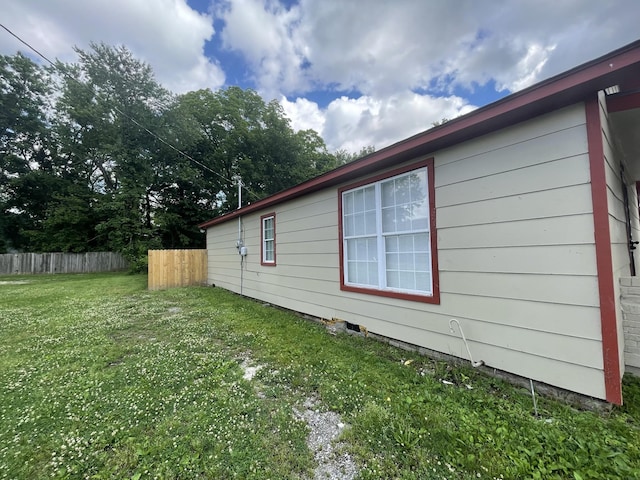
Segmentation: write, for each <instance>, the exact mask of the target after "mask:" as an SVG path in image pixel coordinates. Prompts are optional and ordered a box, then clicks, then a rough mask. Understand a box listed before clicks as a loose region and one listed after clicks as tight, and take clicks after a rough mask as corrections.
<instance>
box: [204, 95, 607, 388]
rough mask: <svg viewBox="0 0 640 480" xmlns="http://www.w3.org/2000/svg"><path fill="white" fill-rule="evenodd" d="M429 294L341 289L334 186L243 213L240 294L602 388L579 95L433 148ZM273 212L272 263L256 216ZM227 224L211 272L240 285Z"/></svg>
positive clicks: (216, 237) (216, 232) (533, 374)
mask: <svg viewBox="0 0 640 480" xmlns="http://www.w3.org/2000/svg"><path fill="white" fill-rule="evenodd" d="M433 157H434V159H435V175H434V178H435V185H436V192H435V201H436V227H437V243H438V261H439V275H440V291H441V302H440V305H432V304H426V303H421V302H410V301H404V300H400V299H394V298H386V297H379V296H373V295H365V294H360V293H351V292H343V291H340V289H339V265H338V263H339V258H338V194H337V188H330V189H326V190H324V191H321V192H318V193H314V194H309V195H306V196H304V197H301V198H299V199H296V200H293V201H290V202H287V203H284V204H280V205H276V206H274V207H271V208H269V209H268V210H266V211H263V212H257V213H255V214H252V215H249V216H247V217H246V218H244V219H243V223H244V226H245V240H246V244H247V246H248V247H249V255H248V257H247V262H246V264H245V270H244V272H243V293H244V294H245V295H249V296H251V297H255V298H258V299H261V300H263V301H267V302H271V303H273V304H277V305H281V306H284V307H287V308H290V309H293V310H298V311H301V312H304V313H308V314H311V315H316V316H319V317H322V318H334V317H335V318H340V319H343V320H346V321H349V322H352V323H356V324H360V325H362V326H364V327H366V328H367V329H368V330H369V331H371V332H374V333H378V334H381V335H385V336H388V337H392V338H396V339H398V340H402V341H405V342H409V343H412V344H416V345H419V346H423V347H426V348H430V349H433V350H437V351H440V352H444V353H449V354H452V355H456V356H459V357H462V358H466V357H467V353H466V350H465V348H464V344H463V343H462V340H461V338H460V336H459V334H458V332H457V330H456V332H455V333H452V332H451V331H450V330H449V320H450V319H451V318H457V319H458V320H459V321H460V323H461V324H462V327H463V328H464V332H465V335H466V337H467V339H468V340H469V342H470V348H471V351H472V353H473V355H474V358H475V359H482V360H484V361H485V363H486V364H487V365H489V366H492V367H495V368H499V369H502V370H505V371H508V372H512V373H515V374H518V375H522V376H524V377H528V378H533V379H534V380H539V381H542V382H546V383H549V384H552V385H556V386H559V387H562V388H566V389H570V390H573V391H576V392H580V393H584V394H587V395H592V396H595V397H599V398H604V396H605V391H604V379H603V365H602V362H603V360H602V349H601V333H600V316H599V309H598V283H597V275H596V268H595V247H594V236H593V219H592V207H591V191H590V184H589V182H590V179H589V158H588V152H587V136H586V127H585V111H584V106H583V105H582V104H579V105H575V106H572V107H568V108H565V109H562V110H559V111H557V112H554V113H552V114H549V115H545V116H543V117H538V118H536V119H533V120H530V121H528V122H525V123H522V124H518V125H515V126H512V127H510V128H507V129H504V130H502V131H500V132H496V133H494V134H491V135H487V136H484V137H481V138H478V139H475V140H472V141H468V142H465V143H463V144H460V145H457V146H455V147H452V148H449V149H446V150H443V151H439V152H434V153H433ZM268 211H275V212H276V216H277V221H276V232H277V238H276V241H277V247H276V248H277V266H276V267H265V266H261V265H260V262H259V258H260V252H259V238H260V232H259V223H260V222H259V218H260V215H261V214H265V213H267V212H268ZM236 232H237V224H236V223H235V222H227V223H226V224H222V225H219V226H216V227H213V228H211V229H209V231H208V234H207V238H208V248H209V262H210V266H209V267H210V268H209V272H210V273H209V275H210V278H209V280H210V282H213V283H216V284H218V285H220V286H223V287H225V288H229V289H231V290H234V291H239V285H240V262H239V257H238V255H237V253H236V249H235V237H236V236H237V234H236Z"/></svg>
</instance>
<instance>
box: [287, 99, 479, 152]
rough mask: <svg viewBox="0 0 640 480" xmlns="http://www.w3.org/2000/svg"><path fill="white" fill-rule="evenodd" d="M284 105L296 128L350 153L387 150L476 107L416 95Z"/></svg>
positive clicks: (300, 102)
mask: <svg viewBox="0 0 640 480" xmlns="http://www.w3.org/2000/svg"><path fill="white" fill-rule="evenodd" d="M281 103H282V104H283V108H284V110H285V113H286V114H287V116H289V118H291V119H292V125H293V127H294V128H296V129H305V128H313V129H314V130H316V131H317V132H319V133H320V135H321V136H322V137H323V138H324V139H325V142H326V144H327V147H328V148H329V150H330V151H335V150H338V149H341V148H343V149H346V150H348V151H350V152H358V151H360V149H361V148H362V147H366V146H370V145H373V146H375V147H376V148H377V149H380V148H383V147H386V146H388V145H391V144H393V143H395V142H398V141H400V140H402V139H404V138H406V137H408V136H411V135H413V134H416V133H419V132H422V131H424V130H427V129H429V128H431V127H432V124H433V122H437V121H440V120H442V119H443V118H449V119H451V118H454V117H457V116H460V115H463V114H465V113H468V112H470V111H472V110H473V109H474V108H475V107H474V106H473V105H469V104H468V103H467V102H466V101H465V100H464V99H462V98H460V97H456V96H450V97H431V96H428V95H419V94H416V93H413V92H405V93H399V94H395V95H391V96H388V97H385V98H375V97H371V96H365V95H363V96H360V97H359V98H355V99H353V98H348V97H340V98H337V99H335V100H333V101H332V102H331V103H330V104H329V105H328V106H327V108H326V109H320V108H319V107H318V105H317V104H316V103H314V102H310V101H309V100H306V99H303V98H298V99H296V101H295V102H290V101H287V100H286V99H283V100H282V101H281ZM308 119H312V120H311V121H310V122H309V121H308Z"/></svg>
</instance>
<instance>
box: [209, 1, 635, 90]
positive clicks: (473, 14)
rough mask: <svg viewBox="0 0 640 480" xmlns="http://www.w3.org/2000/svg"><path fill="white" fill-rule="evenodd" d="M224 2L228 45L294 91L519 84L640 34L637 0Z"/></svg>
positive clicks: (266, 78)
mask: <svg viewBox="0 0 640 480" xmlns="http://www.w3.org/2000/svg"><path fill="white" fill-rule="evenodd" d="M225 5H226V7H225V8H224V9H223V10H222V13H221V15H222V18H224V20H225V21H226V23H227V25H226V28H225V30H224V31H223V32H222V35H223V38H224V39H225V45H226V46H227V47H228V48H230V49H233V50H235V51H239V52H242V53H243V54H244V55H245V57H246V58H247V60H248V61H249V62H250V63H251V65H252V67H253V71H254V73H255V76H256V84H257V86H258V89H259V90H260V91H263V92H269V94H271V93H273V92H274V91H275V90H278V92H279V93H282V94H285V95H291V94H295V93H298V94H300V93H304V92H305V91H311V90H312V89H314V88H325V87H326V86H331V87H332V88H334V89H338V91H357V92H362V93H363V94H366V95H376V94H377V95H389V94H392V93H395V92H397V91H399V90H400V91H402V90H406V89H415V88H426V87H429V86H433V85H434V84H436V85H438V83H439V82H440V84H444V85H446V89H448V91H451V89H452V87H453V86H455V85H460V86H463V87H466V88H469V89H472V88H473V87H474V84H479V85H484V84H485V83H486V82H488V81H489V80H495V82H496V85H497V87H498V88H499V89H508V90H517V89H521V88H524V87H525V86H528V85H530V84H532V83H534V82H536V81H539V80H541V79H542V78H544V77H547V76H549V75H551V74H555V73H559V72H560V71H562V70H566V69H568V68H570V67H573V66H575V65H577V64H579V63H581V62H583V61H586V60H588V59H590V58H593V57H595V56H598V55H601V54H603V53H606V52H607V51H609V50H611V49H613V48H615V47H617V46H621V45H623V44H625V43H629V42H631V41H633V40H635V37H636V35H637V34H636V33H635V32H636V31H637V28H636V25H635V24H636V21H637V18H638V17H639V16H640V4H639V3H638V2H637V0H620V1H618V2H593V1H591V0H564V1H557V0H538V1H536V2H513V1H510V0H494V1H492V2H491V3H490V4H487V3H486V2H479V1H474V0H456V1H447V2H425V1H424V0H398V1H396V2H388V1H387V0H368V1H367V2H366V3H364V4H363V3H361V2H345V1H344V0H323V1H317V0H300V3H299V4H298V5H295V6H294V7H291V8H290V9H286V8H285V7H283V6H282V5H281V4H280V3H278V2H277V1H276V0H228V1H227V3H226V4H225ZM578 51H580V54H578ZM319 86H320V87H319Z"/></svg>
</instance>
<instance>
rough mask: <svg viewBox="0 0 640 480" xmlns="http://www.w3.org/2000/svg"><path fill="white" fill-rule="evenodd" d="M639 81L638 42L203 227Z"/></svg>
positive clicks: (627, 89) (634, 87) (635, 86)
mask: <svg viewBox="0 0 640 480" xmlns="http://www.w3.org/2000/svg"><path fill="white" fill-rule="evenodd" d="M639 82H640V41H637V42H634V43H631V44H629V45H627V46H625V47H622V48H620V49H618V50H615V51H613V52H611V53H608V54H607V55H604V56H602V57H600V58H598V59H595V60H592V61H590V62H588V63H585V64H582V65H580V66H578V67H576V68H573V69H571V70H568V71H567V72H564V73H561V74H559V75H556V76H555V77H552V78H549V79H547V80H545V81H543V82H540V83H537V84H535V85H533V86H531V87H529V88H526V89H524V90H521V91H519V92H516V93H514V94H511V95H509V96H507V97H505V98H503V99H501V100H498V101H497V102H494V103H491V104H489V105H487V106H485V107H482V108H479V109H477V110H474V111H473V112H471V113H468V114H466V115H463V116H461V117H458V118H456V119H454V120H450V121H449V122H446V123H444V124H442V125H440V126H438V127H435V128H432V129H430V130H427V131H425V132H422V133H419V134H417V135H414V136H413V137H409V138H407V139H405V140H402V141H400V142H398V143H395V144H393V145H391V146H389V147H386V148H383V149H381V150H378V151H377V152H374V153H372V154H370V155H367V156H366V157H363V158H360V159H358V160H356V161H354V162H351V163H348V164H346V165H343V166H341V167H338V168H336V169H335V170H331V171H329V172H327V173H325V174H323V175H320V176H318V177H315V178H312V179H311V180H307V181H306V182H303V183H301V184H299V185H296V186H294V187H292V188H289V189H287V190H283V191H281V192H279V193H276V194H274V195H271V196H269V197H266V198H263V199H262V200H259V201H257V202H255V203H252V204H250V205H247V206H245V207H242V208H240V209H238V210H235V211H233V212H230V213H227V214H225V215H222V216H219V217H216V218H214V219H212V220H209V221H207V222H204V223H202V224H200V225H199V227H200V228H208V227H212V226H214V225H217V224H220V223H223V222H226V221H229V220H232V219H234V218H237V217H239V216H241V215H246V214H249V213H252V212H255V211H258V210H262V209H264V208H268V207H271V206H273V205H275V204H278V203H281V202H284V201H287V200H292V199H294V198H297V197H300V196H302V195H306V194H309V193H313V192H316V191H318V190H321V189H324V188H327V187H331V186H334V185H338V184H340V183H344V182H347V181H350V180H352V179H354V178H357V177H361V176H365V175H367V174H370V173H372V172H374V171H377V170H380V169H383V168H388V167H391V166H393V165H396V164H398V163H401V162H404V161H406V160H410V159H412V158H416V157H419V156H421V155H427V154H430V153H434V152H436V151H437V150H442V149H443V148H447V147H449V146H452V145H455V144H457V143H460V142H464V141H466V140H470V139H472V138H475V137H479V136H482V135H486V134H488V133H491V132H494V131H497V130H500V129H503V128H505V127H507V126H509V125H513V124H516V123H519V122H522V121H524V120H527V119H530V118H533V117H536V116H538V115H542V114H544V113H547V112H551V111H553V110H557V109H559V108H563V107H565V106H568V105H572V104H574V103H578V102H582V101H584V100H585V99H587V98H590V97H593V95H595V94H596V93H597V92H599V91H600V90H605V89H606V88H608V87H611V86H612V85H619V86H620V89H621V90H622V91H629V90H632V89H636V88H638V85H639Z"/></svg>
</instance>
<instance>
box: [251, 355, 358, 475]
mask: <svg viewBox="0 0 640 480" xmlns="http://www.w3.org/2000/svg"><path fill="white" fill-rule="evenodd" d="M242 360H243V361H242V363H241V364H240V367H241V368H242V370H243V372H244V375H243V378H244V379H245V380H252V379H253V377H254V376H255V374H256V373H257V372H258V371H259V370H260V369H262V368H264V365H252V364H251V360H250V358H249V356H248V355H247V354H246V353H245V354H244V355H243V359H242ZM258 396H259V397H262V395H260V392H258ZM293 412H294V414H295V415H296V417H297V418H299V419H300V420H303V421H304V422H306V424H307V425H308V426H309V435H308V436H307V446H308V447H309V450H311V451H312V452H313V456H314V458H315V460H316V463H317V467H316V469H315V472H314V475H313V480H352V479H354V478H355V477H356V474H357V473H358V470H357V468H356V464H355V463H354V461H353V459H352V458H351V456H350V455H349V454H348V453H346V452H344V451H343V447H344V444H342V443H340V442H338V441H337V439H338V437H339V436H340V434H341V433H342V431H343V430H344V429H345V428H347V427H348V426H347V425H345V424H344V423H343V422H342V418H341V417H340V415H338V414H337V413H335V412H331V411H326V412H323V411H320V409H319V408H318V401H317V400H316V399H313V398H308V399H306V400H305V402H304V403H303V405H302V409H298V408H294V409H293Z"/></svg>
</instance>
